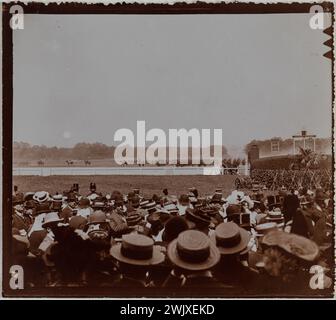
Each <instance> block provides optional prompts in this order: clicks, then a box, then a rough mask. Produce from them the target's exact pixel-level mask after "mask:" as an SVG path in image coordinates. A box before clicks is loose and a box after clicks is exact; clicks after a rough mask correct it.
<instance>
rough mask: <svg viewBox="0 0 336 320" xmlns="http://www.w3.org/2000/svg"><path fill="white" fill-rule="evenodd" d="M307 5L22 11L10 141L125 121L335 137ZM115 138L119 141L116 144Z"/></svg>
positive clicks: (96, 130) (94, 130) (98, 134)
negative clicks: (148, 11) (241, 10)
mask: <svg viewBox="0 0 336 320" xmlns="http://www.w3.org/2000/svg"><path fill="white" fill-rule="evenodd" d="M309 18H310V16H309V15H308V14H307V15H306V14H299V15H298V14H287V15H285V14H282V15H246V14H245V15H175V16H174V15H157V16H155V15H99V16H98V15H97V16H95V15H81V16H80V15H77V16H70V15H66V16H61V15H25V25H24V30H17V31H14V128H13V130H14V132H13V136H14V140H16V141H25V142H29V143H31V144H45V145H48V146H54V145H56V146H72V145H74V144H75V143H77V142H96V141H98V142H102V143H106V144H108V145H113V144H114V142H113V135H114V132H115V131H116V130H117V129H119V128H130V129H135V126H136V121H137V120H146V125H147V128H148V129H150V128H162V129H164V130H168V128H187V129H190V128H193V127H195V128H199V129H201V128H222V129H223V135H224V137H223V144H225V145H228V146H238V147H241V146H243V145H244V144H246V143H248V142H249V141H250V140H251V139H263V138H270V137H273V136H282V137H284V138H287V137H290V136H291V135H292V134H294V133H296V132H298V131H300V130H301V129H302V128H306V129H307V130H308V131H311V132H312V133H315V134H317V135H318V136H322V137H328V136H331V94H330V91H331V80H330V79H331V74H330V65H331V62H330V60H327V59H326V58H324V57H323V56H322V54H323V53H324V52H326V51H327V50H328V49H327V48H326V47H325V46H324V45H323V42H324V41H325V40H326V39H327V36H326V35H325V34H323V33H322V31H321V30H312V29H310V27H309ZM115 144H117V143H115Z"/></svg>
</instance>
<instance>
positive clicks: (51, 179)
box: [13, 175, 236, 196]
mask: <svg viewBox="0 0 336 320" xmlns="http://www.w3.org/2000/svg"><path fill="white" fill-rule="evenodd" d="M235 179H236V177H235V176H234V175H219V176H48V177H41V176H15V177H13V185H17V186H18V187H19V190H20V191H22V192H28V191H41V190H45V191H48V192H49V193H51V194H54V193H56V191H58V192H63V191H67V190H69V189H70V187H71V186H72V184H73V183H78V184H79V187H80V192H81V193H82V194H87V193H88V192H89V185H90V182H95V183H96V185H97V191H99V192H102V193H103V194H106V193H111V192H112V191H113V190H119V191H121V192H122V193H128V192H129V191H131V190H132V189H133V188H139V189H140V192H141V194H143V195H145V196H152V195H153V194H154V193H156V194H162V190H163V189H164V188H168V190H169V193H170V194H176V195H178V194H181V193H187V192H188V188H190V187H196V188H197V189H198V192H199V194H200V195H210V194H213V193H214V192H215V190H216V189H222V190H223V194H224V196H227V195H229V194H230V193H231V191H232V190H233V189H234V181H235Z"/></svg>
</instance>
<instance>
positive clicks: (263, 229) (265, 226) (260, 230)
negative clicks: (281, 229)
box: [255, 222, 277, 237]
mask: <svg viewBox="0 0 336 320" xmlns="http://www.w3.org/2000/svg"><path fill="white" fill-rule="evenodd" d="M274 230H277V224H276V222H266V223H261V224H258V225H256V226H255V231H256V232H257V234H256V236H257V237H263V236H265V235H266V234H267V233H269V232H271V231H274Z"/></svg>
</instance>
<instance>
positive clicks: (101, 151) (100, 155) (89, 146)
mask: <svg viewBox="0 0 336 320" xmlns="http://www.w3.org/2000/svg"><path fill="white" fill-rule="evenodd" d="M114 151H115V147H114V146H107V145H105V144H103V143H98V142H96V143H84V142H82V143H77V144H76V145H75V146H74V147H71V148H64V147H47V146H45V145H41V146H37V145H30V144H29V143H26V142H14V143H13V158H14V162H19V163H24V162H25V161H36V162H41V163H42V162H43V163H44V162H45V161H46V162H48V160H60V161H62V162H63V161H66V160H69V159H73V160H81V161H85V160H88V159H113V158H114ZM191 152H192V150H191V148H190V149H189V155H190V159H189V161H188V164H182V163H180V162H178V163H177V165H178V166H185V165H192V161H191ZM210 152H211V153H212V152H213V146H212V147H211V149H210ZM222 152H223V157H224V158H225V159H224V160H223V166H225V167H228V168H235V167H237V166H238V165H239V164H245V160H244V159H239V158H230V157H229V155H228V154H227V150H226V148H225V147H224V146H223V151H222ZM167 153H168V149H167ZM41 165H42V164H41ZM125 165H127V163H125ZM156 165H158V166H159V165H164V164H159V163H157V164H156ZM203 165H205V163H204V162H203V161H201V163H200V166H203Z"/></svg>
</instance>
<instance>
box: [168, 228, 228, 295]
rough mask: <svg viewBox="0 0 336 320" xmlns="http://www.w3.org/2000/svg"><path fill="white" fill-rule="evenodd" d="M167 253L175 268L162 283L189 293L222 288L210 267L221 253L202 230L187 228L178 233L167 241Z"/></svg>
mask: <svg viewBox="0 0 336 320" xmlns="http://www.w3.org/2000/svg"><path fill="white" fill-rule="evenodd" d="M167 255H168V257H169V260H170V261H171V262H172V264H173V265H174V268H173V270H172V272H171V274H170V275H169V277H168V278H167V279H166V281H165V282H164V284H163V287H165V288H170V289H173V290H174V291H173V292H174V293H179V292H183V294H187V295H188V296H194V295H202V296H208V295H213V294H216V293H217V294H218V291H220V290H221V289H222V285H221V284H220V283H219V282H218V281H216V279H214V277H213V275H212V273H211V271H210V269H211V268H213V267H214V266H215V265H216V264H217V263H218V262H219V259H220V253H219V250H218V249H217V248H216V245H215V244H214V243H213V242H211V241H210V239H209V237H208V236H207V235H205V234H204V233H203V232H201V231H198V230H187V231H184V232H182V233H180V234H179V236H178V237H177V238H176V239H175V240H173V241H172V242H171V243H170V244H169V245H168V249H167ZM175 290H176V291H175Z"/></svg>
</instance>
